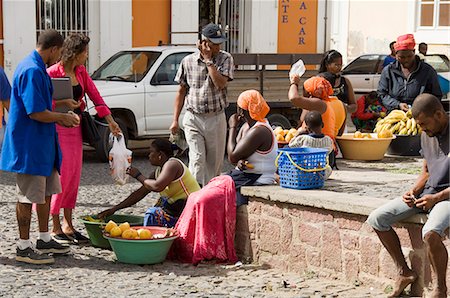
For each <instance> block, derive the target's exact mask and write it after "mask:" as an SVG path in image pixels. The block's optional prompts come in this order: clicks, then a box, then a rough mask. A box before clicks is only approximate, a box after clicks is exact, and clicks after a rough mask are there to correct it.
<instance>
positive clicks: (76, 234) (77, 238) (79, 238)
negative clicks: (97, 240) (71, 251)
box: [66, 231, 89, 244]
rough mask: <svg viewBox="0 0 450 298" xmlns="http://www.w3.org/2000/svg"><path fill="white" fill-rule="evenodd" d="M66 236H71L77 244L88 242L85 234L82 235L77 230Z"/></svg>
mask: <svg viewBox="0 0 450 298" xmlns="http://www.w3.org/2000/svg"><path fill="white" fill-rule="evenodd" d="M66 235H67V237H69V238H71V239H72V241H73V242H75V243H77V244H83V243H88V242H89V238H87V237H86V236H84V235H83V234H81V233H80V232H78V231H75V232H74V233H73V234H66Z"/></svg>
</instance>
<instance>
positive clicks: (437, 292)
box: [427, 288, 447, 298]
mask: <svg viewBox="0 0 450 298" xmlns="http://www.w3.org/2000/svg"><path fill="white" fill-rule="evenodd" d="M428 297H429V298H446V297H447V289H440V288H436V289H434V290H433V292H431V293H430V294H429V295H427V298H428Z"/></svg>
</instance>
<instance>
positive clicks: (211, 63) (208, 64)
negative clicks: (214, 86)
mask: <svg viewBox="0 0 450 298" xmlns="http://www.w3.org/2000/svg"><path fill="white" fill-rule="evenodd" d="M205 64H206V66H213V65H214V62H212V61H211V60H208V61H205Z"/></svg>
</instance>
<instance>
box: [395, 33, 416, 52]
mask: <svg viewBox="0 0 450 298" xmlns="http://www.w3.org/2000/svg"><path fill="white" fill-rule="evenodd" d="M415 46H416V41H415V40H414V35H412V34H405V35H401V36H399V37H397V42H396V43H395V44H394V49H395V50H396V51H404V50H414V47H415Z"/></svg>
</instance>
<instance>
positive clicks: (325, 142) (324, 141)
mask: <svg viewBox="0 0 450 298" xmlns="http://www.w3.org/2000/svg"><path fill="white" fill-rule="evenodd" d="M289 147H291V148H299V147H310V148H322V149H327V150H328V153H330V152H331V150H333V140H332V139H331V138H330V137H329V136H324V135H298V136H296V137H295V138H293V139H292V140H291V141H290V142H289Z"/></svg>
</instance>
